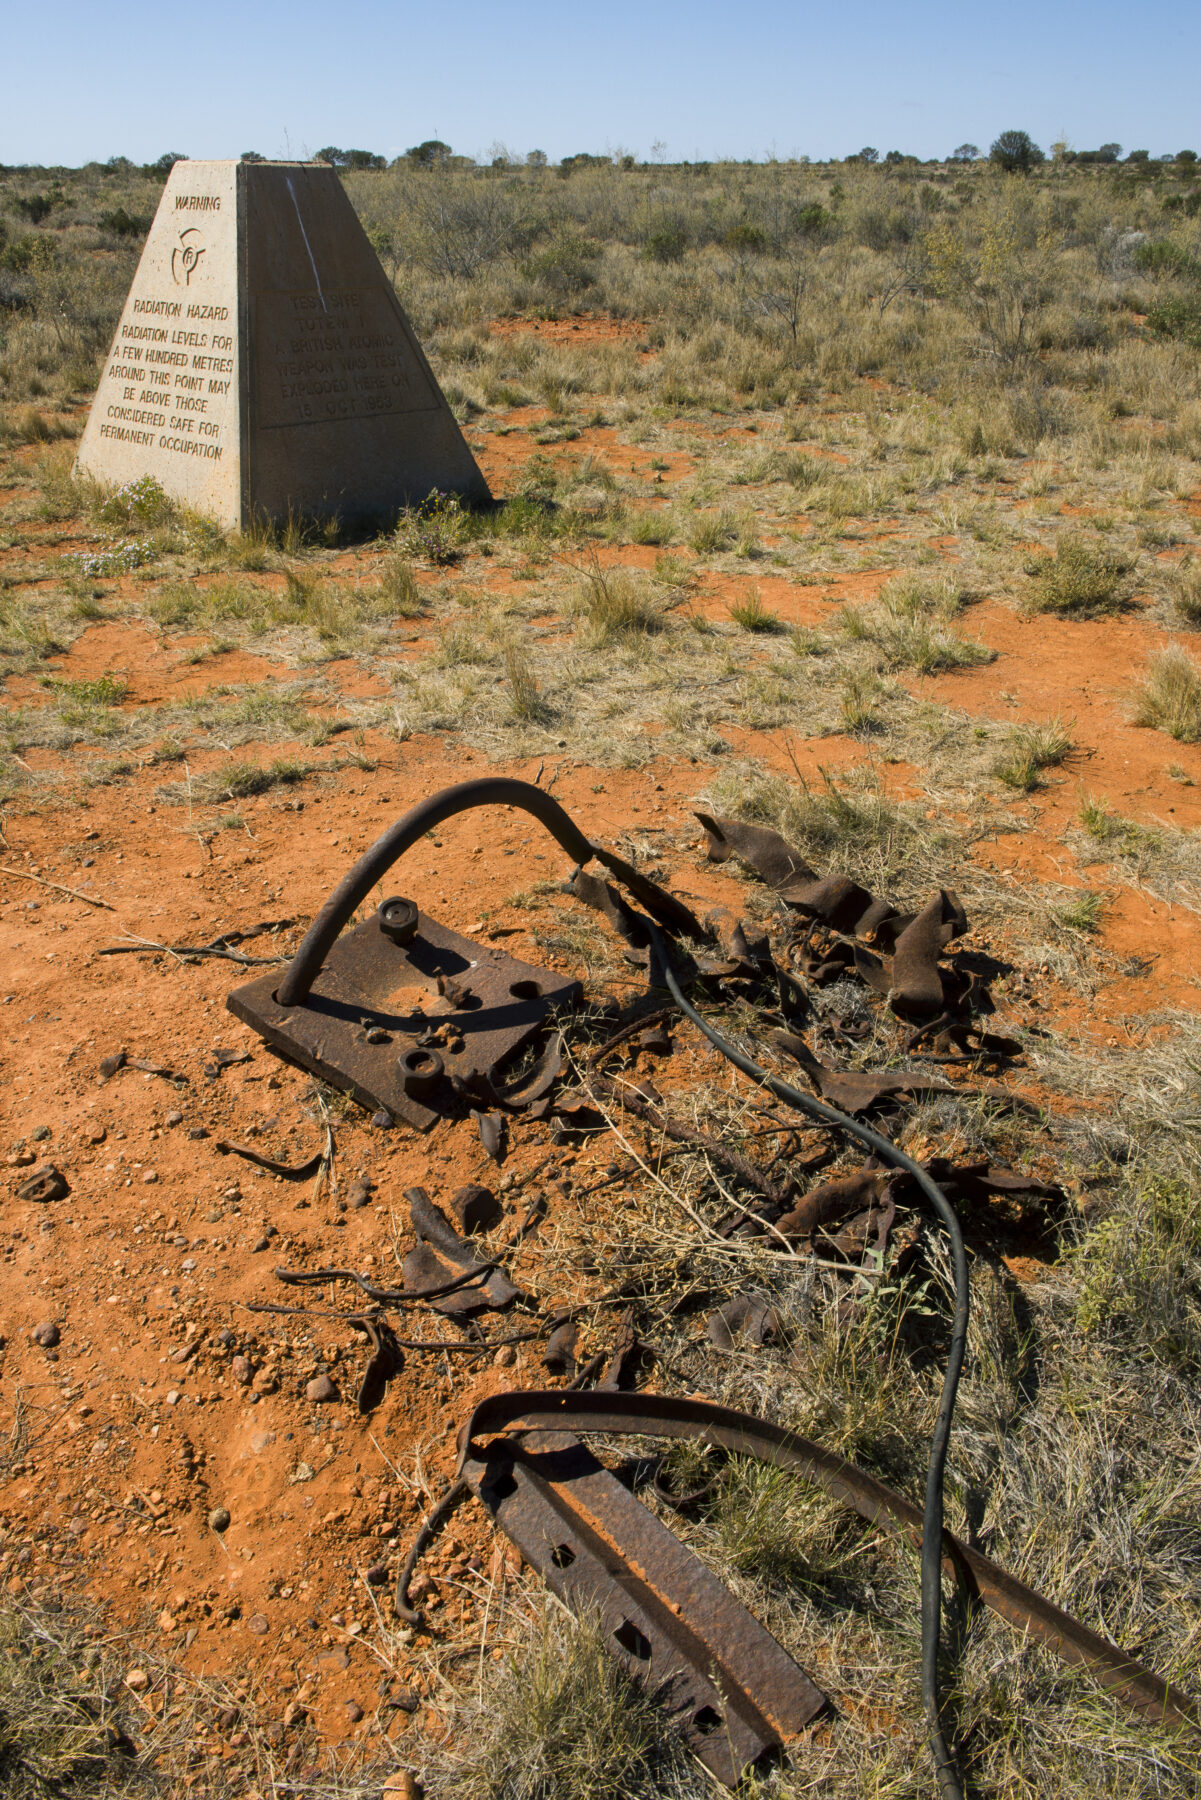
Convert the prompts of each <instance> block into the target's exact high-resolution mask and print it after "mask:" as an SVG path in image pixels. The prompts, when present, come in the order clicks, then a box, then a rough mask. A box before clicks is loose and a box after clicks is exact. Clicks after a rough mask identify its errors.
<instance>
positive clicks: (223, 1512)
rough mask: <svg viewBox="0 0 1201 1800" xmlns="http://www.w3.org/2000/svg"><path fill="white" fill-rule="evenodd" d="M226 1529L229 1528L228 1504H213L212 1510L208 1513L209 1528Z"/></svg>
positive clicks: (215, 1529)
mask: <svg viewBox="0 0 1201 1800" xmlns="http://www.w3.org/2000/svg"><path fill="white" fill-rule="evenodd" d="M228 1529H229V1508H228V1506H214V1508H213V1510H212V1512H211V1513H210V1514H209V1530H210V1531H228Z"/></svg>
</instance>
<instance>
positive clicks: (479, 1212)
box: [449, 1182, 504, 1233]
mask: <svg viewBox="0 0 1201 1800" xmlns="http://www.w3.org/2000/svg"><path fill="white" fill-rule="evenodd" d="M449 1206H450V1211H451V1212H452V1213H453V1215H454V1217H455V1219H456V1220H457V1221H458V1226H459V1230H460V1231H462V1232H472V1233H474V1232H482V1231H490V1230H491V1229H492V1227H493V1225H495V1224H496V1222H497V1220H498V1219H500V1218H502V1217H503V1215H504V1208H503V1207H502V1205H501V1203H500V1201H499V1200H498V1199H497V1198H496V1195H495V1194H494V1193H493V1192H492V1189H491V1188H486V1187H479V1186H477V1185H476V1183H474V1182H472V1183H470V1184H469V1185H468V1186H467V1187H461V1188H460V1189H459V1191H458V1192H457V1193H456V1194H452V1195H451V1197H450V1201H449Z"/></svg>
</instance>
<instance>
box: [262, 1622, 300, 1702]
mask: <svg viewBox="0 0 1201 1800" xmlns="http://www.w3.org/2000/svg"><path fill="white" fill-rule="evenodd" d="M266 1629H267V1621H266V1620H265V1619H264V1620H263V1630H264V1631H265V1630H266ZM305 1717H307V1714H306V1713H305V1709H304V1707H303V1706H302V1705H301V1704H300V1702H299V1700H289V1701H288V1704H287V1705H286V1706H285V1707H284V1724H285V1725H299V1723H300V1721H301V1720H302V1719H303V1718H305Z"/></svg>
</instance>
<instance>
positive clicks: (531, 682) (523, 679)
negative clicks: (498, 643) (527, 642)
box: [504, 638, 548, 725]
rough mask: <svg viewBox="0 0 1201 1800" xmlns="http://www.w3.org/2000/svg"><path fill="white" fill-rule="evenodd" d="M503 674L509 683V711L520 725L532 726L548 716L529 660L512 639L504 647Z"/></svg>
mask: <svg viewBox="0 0 1201 1800" xmlns="http://www.w3.org/2000/svg"><path fill="white" fill-rule="evenodd" d="M504 659H505V674H506V676H507V677H508V681H509V711H510V713H511V714H512V716H513V718H515V719H516V720H517V721H518V722H519V723H520V724H523V725H534V724H538V723H539V722H540V721H541V720H543V719H545V718H546V717H547V714H548V708H547V705H546V702H545V701H544V700H543V698H542V695H541V692H540V691H539V688H538V681H537V678H536V676H535V674H534V671H533V669H532V668H531V667H530V661H529V658H528V657H527V656H526V654H525V651H524V650H523V649H522V648H521V645H520V644H519V643H517V641H516V640H515V639H513V638H510V639H509V641H508V642H507V643H506V644H505V646H504Z"/></svg>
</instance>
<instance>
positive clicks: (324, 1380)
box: [304, 1375, 338, 1401]
mask: <svg viewBox="0 0 1201 1800" xmlns="http://www.w3.org/2000/svg"><path fill="white" fill-rule="evenodd" d="M304 1397H305V1399H306V1400H314V1401H323V1400H336V1399H337V1398H338V1390H337V1388H336V1387H335V1386H334V1384H333V1382H332V1381H331V1380H330V1378H329V1376H328V1375H314V1377H313V1379H312V1381H310V1382H309V1383H308V1385H307V1386H306V1387H305V1390H304Z"/></svg>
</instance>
